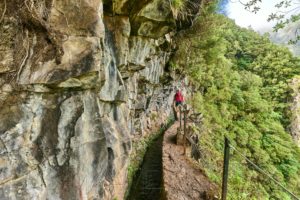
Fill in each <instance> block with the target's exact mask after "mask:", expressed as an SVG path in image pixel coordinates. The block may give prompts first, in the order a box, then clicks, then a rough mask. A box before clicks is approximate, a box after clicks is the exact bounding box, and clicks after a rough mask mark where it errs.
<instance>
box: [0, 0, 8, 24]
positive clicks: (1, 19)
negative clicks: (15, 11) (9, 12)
mask: <svg viewBox="0 0 300 200" xmlns="http://www.w3.org/2000/svg"><path fill="white" fill-rule="evenodd" d="M6 7H7V5H6V0H4V10H3V13H2V16H1V18H0V24H1V23H2V21H3V19H4V15H5V13H6Z"/></svg>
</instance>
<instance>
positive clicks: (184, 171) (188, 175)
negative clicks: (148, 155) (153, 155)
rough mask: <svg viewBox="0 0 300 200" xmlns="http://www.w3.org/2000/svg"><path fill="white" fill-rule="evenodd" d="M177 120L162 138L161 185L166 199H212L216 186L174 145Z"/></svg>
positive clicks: (181, 147) (182, 148) (177, 125)
mask: <svg viewBox="0 0 300 200" xmlns="http://www.w3.org/2000/svg"><path fill="white" fill-rule="evenodd" d="M178 127H179V122H176V123H175V124H173V126H171V127H170V128H169V129H168V130H167V131H166V132H165V134H164V139H163V153H162V154H163V159H162V160H163V187H164V199H167V200H171V199H172V200H196V199H197V200H199V199H200V200H213V199H216V192H217V191H218V188H217V186H216V185H215V184H213V183H211V182H210V181H209V179H208V177H207V176H205V175H204V173H203V172H202V171H201V170H200V169H199V168H198V169H197V167H196V166H195V165H194V164H193V163H192V162H191V161H190V160H189V158H188V157H187V156H186V155H185V154H184V147H183V146H181V145H176V132H177V128H178Z"/></svg>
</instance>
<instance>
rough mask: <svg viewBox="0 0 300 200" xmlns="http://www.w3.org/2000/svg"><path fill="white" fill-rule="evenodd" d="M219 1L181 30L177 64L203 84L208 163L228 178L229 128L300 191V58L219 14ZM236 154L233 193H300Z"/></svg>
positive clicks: (198, 99) (240, 197) (202, 131)
mask: <svg viewBox="0 0 300 200" xmlns="http://www.w3.org/2000/svg"><path fill="white" fill-rule="evenodd" d="M212 7H214V5H213V6H212ZM212 7H209V8H207V9H206V10H204V11H203V12H202V13H204V14H203V15H202V16H201V17H199V19H198V20H197V22H196V23H195V24H194V26H193V27H192V28H191V29H190V30H188V31H186V32H184V33H181V34H180V35H179V36H178V40H177V41H178V45H179V47H178V50H177V52H176V53H175V55H174V57H173V60H172V63H173V65H172V66H173V67H175V69H176V70H177V71H179V72H180V73H184V74H186V75H187V76H189V77H190V81H191V83H192V85H193V87H194V88H195V91H196V92H195V94H194V95H193V103H192V104H193V106H194V107H195V109H196V110H198V111H200V112H202V113H203V114H204V121H203V126H202V127H199V128H198V132H199V138H200V144H199V148H200V149H201V151H202V158H201V165H202V167H203V168H204V170H205V171H206V173H207V175H208V176H209V177H210V179H211V180H213V181H215V182H216V183H218V184H220V183H221V172H222V160H223V146H224V142H223V140H224V135H226V136H227V137H229V138H230V140H231V141H232V145H234V146H236V147H237V149H238V150H239V151H240V152H242V153H243V154H244V155H246V156H247V157H248V158H249V159H250V160H252V161H253V162H254V163H255V164H257V165H258V166H260V167H261V168H262V169H264V170H265V171H267V172H269V173H270V174H272V176H273V177H274V178H276V179H277V180H279V181H280V182H281V183H282V184H283V185H284V186H285V187H287V188H288V189H289V190H291V191H293V192H294V193H295V194H297V195H298V196H300V150H299V148H298V147H297V146H296V145H295V144H294V142H293V141H292V139H291V136H290V135H289V133H288V131H287V130H288V124H289V117H290V114H289V112H288V107H289V101H290V96H291V90H290V89H289V86H288V84H289V82H290V80H291V79H292V78H293V77H294V76H295V75H297V74H299V72H300V71H299V70H300V62H299V59H298V58H295V57H293V56H292V54H291V53H290V52H289V51H288V49H286V48H284V47H280V46H277V45H275V44H273V43H271V42H270V41H269V39H268V37H267V36H260V35H259V34H257V33H255V32H254V31H251V30H247V29H244V28H240V27H238V26H236V25H235V24H234V22H233V21H231V20H229V19H228V18H226V17H224V16H222V15H218V14H215V13H212V12H211V10H212ZM174 63H176V65H175V64H174ZM231 154H232V159H231V164H230V169H231V171H230V179H229V191H228V192H229V199H236V200H244V199H245V200H255V199H257V200H262V199H276V200H289V199H292V198H291V197H290V196H289V195H288V194H287V193H285V192H284V191H283V190H282V189H281V188H280V187H279V186H277V185H275V184H274V183H273V182H271V181H270V180H269V179H268V178H267V177H265V176H264V175H261V174H260V173H258V172H257V171H255V169H254V168H253V167H252V166H251V165H249V164H248V163H247V162H246V161H245V159H243V158H242V157H241V156H239V155H238V154H236V153H235V152H233V151H232V152H231Z"/></svg>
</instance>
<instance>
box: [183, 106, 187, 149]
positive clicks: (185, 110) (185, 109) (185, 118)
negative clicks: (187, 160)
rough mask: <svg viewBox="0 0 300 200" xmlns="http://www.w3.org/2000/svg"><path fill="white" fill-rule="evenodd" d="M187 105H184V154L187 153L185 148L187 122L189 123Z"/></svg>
mask: <svg viewBox="0 0 300 200" xmlns="http://www.w3.org/2000/svg"><path fill="white" fill-rule="evenodd" d="M186 115H187V107H186V106H184V107H183V148H184V154H185V150H186V149H185V148H186V123H187V116H186Z"/></svg>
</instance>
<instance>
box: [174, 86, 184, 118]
mask: <svg viewBox="0 0 300 200" xmlns="http://www.w3.org/2000/svg"><path fill="white" fill-rule="evenodd" d="M183 101H184V99H183V95H182V93H181V91H180V90H179V89H176V94H175V96H174V104H175V106H174V114H175V119H176V120H178V114H177V113H178V111H179V106H182V104H183Z"/></svg>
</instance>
